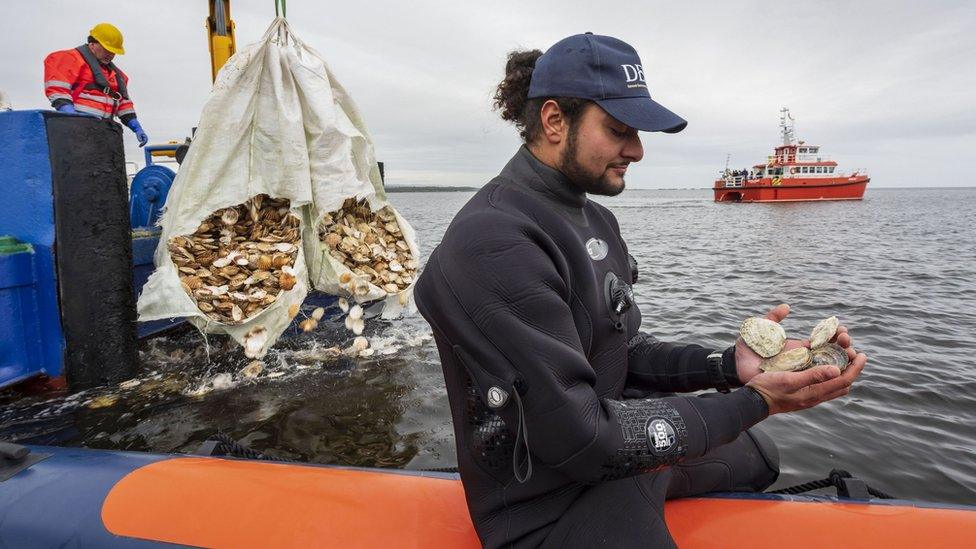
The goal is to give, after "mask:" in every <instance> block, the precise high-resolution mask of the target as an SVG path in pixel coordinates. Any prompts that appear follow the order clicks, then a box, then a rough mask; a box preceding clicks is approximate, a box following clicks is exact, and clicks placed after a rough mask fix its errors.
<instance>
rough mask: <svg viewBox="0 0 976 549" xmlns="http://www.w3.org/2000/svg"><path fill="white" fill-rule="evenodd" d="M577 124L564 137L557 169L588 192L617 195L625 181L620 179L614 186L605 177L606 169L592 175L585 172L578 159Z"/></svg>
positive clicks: (621, 190) (622, 188)
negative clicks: (617, 185)
mask: <svg viewBox="0 0 976 549" xmlns="http://www.w3.org/2000/svg"><path fill="white" fill-rule="evenodd" d="M577 130H578V126H573V127H571V128H570V129H569V135H568V137H567V138H566V148H565V149H564V150H563V152H562V154H561V155H560V156H559V171H561V172H562V173H563V175H565V176H566V177H567V178H568V179H569V180H570V181H571V182H572V183H573V184H574V185H576V186H577V187H579V189H580V190H581V191H583V192H585V193H588V194H595V195H600V196H617V195H618V194H620V193H622V192H623V190H624V187H625V186H626V183H625V182H624V181H623V180H621V181H620V186H619V187H616V186H614V184H613V183H612V182H610V180H609V178H608V177H607V171H606V170H604V171H603V173H601V174H600V175H598V176H596V177H594V176H593V175H591V174H589V173H587V172H586V169H585V168H584V167H583V165H582V164H580V161H579V146H578V145H579V144H578V143H577V141H576V134H577Z"/></svg>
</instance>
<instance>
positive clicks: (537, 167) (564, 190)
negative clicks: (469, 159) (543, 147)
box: [502, 145, 586, 210]
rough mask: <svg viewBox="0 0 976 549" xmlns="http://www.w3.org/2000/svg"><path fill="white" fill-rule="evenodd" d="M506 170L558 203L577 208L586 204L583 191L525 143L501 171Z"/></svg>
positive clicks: (517, 179)
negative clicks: (548, 164)
mask: <svg viewBox="0 0 976 549" xmlns="http://www.w3.org/2000/svg"><path fill="white" fill-rule="evenodd" d="M506 172H508V174H509V175H511V176H514V177H512V179H514V180H515V181H518V182H519V183H521V184H523V185H525V186H526V187H528V188H529V189H531V190H533V191H536V192H538V193H541V194H543V195H546V197H547V198H549V199H550V200H553V201H555V202H557V203H559V204H560V205H563V206H569V207H570V208H575V209H578V210H579V209H582V208H583V206H585V205H586V193H585V192H583V191H581V190H579V188H578V187H577V186H576V185H574V184H573V183H572V182H571V181H570V180H569V178H568V177H566V176H565V175H563V173H562V172H560V171H559V170H557V169H555V168H550V167H549V166H547V165H545V164H543V163H542V161H540V160H539V159H538V158H536V157H535V155H533V154H532V152H531V151H529V148H528V147H526V146H525V145H522V146H521V147H519V150H518V152H517V153H515V156H514V157H513V158H512V160H510V161H509V163H508V165H507V166H505V169H504V170H503V171H502V173H503V174H505V173H506ZM533 176H534V177H533Z"/></svg>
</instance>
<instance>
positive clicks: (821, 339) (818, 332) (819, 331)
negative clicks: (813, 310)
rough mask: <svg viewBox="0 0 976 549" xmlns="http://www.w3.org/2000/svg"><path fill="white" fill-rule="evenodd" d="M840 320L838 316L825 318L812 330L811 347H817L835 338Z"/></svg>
mask: <svg viewBox="0 0 976 549" xmlns="http://www.w3.org/2000/svg"><path fill="white" fill-rule="evenodd" d="M839 326H840V321H839V320H837V317H836V316H832V317H829V318H825V319H823V320H821V321H820V323H818V324H817V326H816V327H815V328H814V329H813V331H812V332H810V348H811V349H816V348H817V347H820V346H821V345H824V344H825V343H827V342H828V341H830V340H831V339H833V338H834V334H836V333H837V328H838V327H839Z"/></svg>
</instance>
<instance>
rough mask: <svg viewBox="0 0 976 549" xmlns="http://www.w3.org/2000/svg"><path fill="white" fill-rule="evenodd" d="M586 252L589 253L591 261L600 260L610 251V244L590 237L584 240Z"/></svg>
mask: <svg viewBox="0 0 976 549" xmlns="http://www.w3.org/2000/svg"><path fill="white" fill-rule="evenodd" d="M586 253H588V254H590V258H592V259H593V261H600V260H601V259H603V258H605V257H607V254H608V253H610V246H607V243H606V242H604V241H602V240H600V239H599V238H591V239H589V240H587V241H586Z"/></svg>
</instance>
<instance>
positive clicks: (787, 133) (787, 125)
mask: <svg viewBox="0 0 976 549" xmlns="http://www.w3.org/2000/svg"><path fill="white" fill-rule="evenodd" d="M779 112H780V115H779V127H780V129H781V130H782V131H783V145H792V144H793V139H794V138H795V137H796V132H795V131H794V127H793V115H791V114H790V109H788V108H786V107H783V108H782V109H780V110H779Z"/></svg>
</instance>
